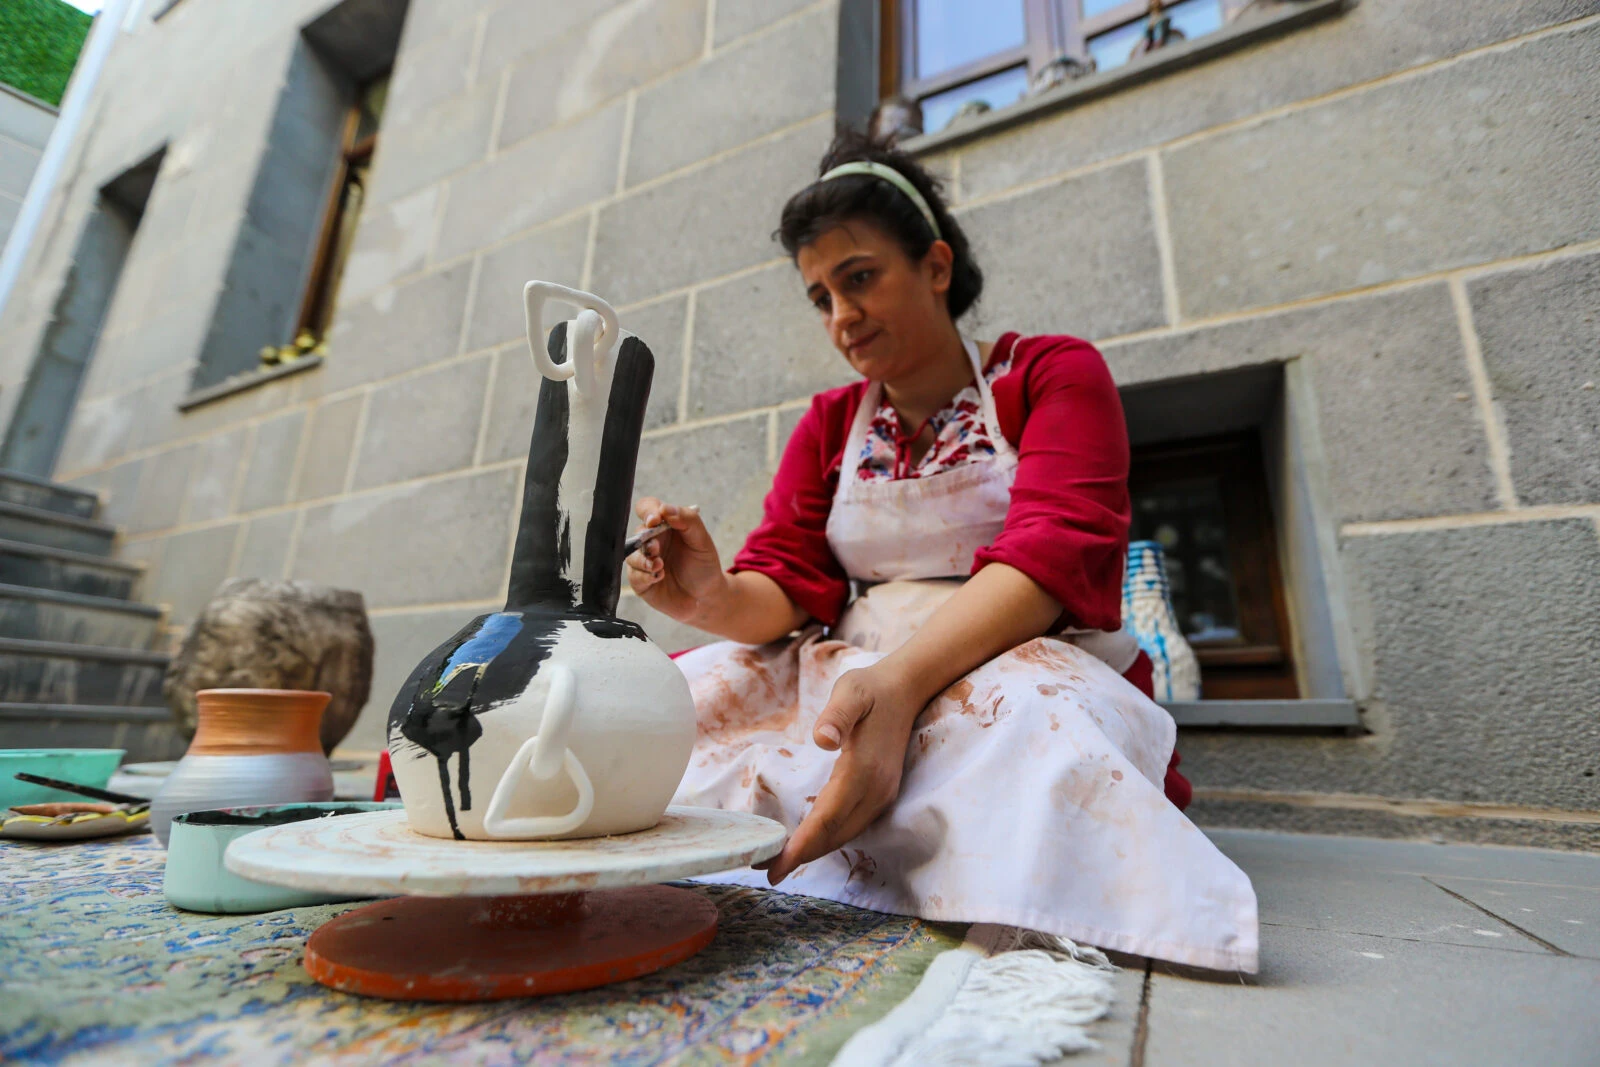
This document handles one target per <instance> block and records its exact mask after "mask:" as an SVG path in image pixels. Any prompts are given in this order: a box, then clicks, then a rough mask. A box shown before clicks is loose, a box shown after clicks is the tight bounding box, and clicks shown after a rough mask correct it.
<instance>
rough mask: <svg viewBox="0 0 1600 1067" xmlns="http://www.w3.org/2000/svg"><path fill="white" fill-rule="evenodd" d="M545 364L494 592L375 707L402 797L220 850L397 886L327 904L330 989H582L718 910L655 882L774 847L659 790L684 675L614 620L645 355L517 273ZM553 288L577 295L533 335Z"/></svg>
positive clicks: (255, 867)
mask: <svg viewBox="0 0 1600 1067" xmlns="http://www.w3.org/2000/svg"><path fill="white" fill-rule="evenodd" d="M523 299H524V307H525V310H526V314H527V323H528V343H529V348H530V350H531V352H532V355H533V361H534V364H535V366H536V367H538V369H539V371H540V373H541V375H542V376H543V379H544V380H543V381H542V383H541V385H540V392H539V402H538V408H537V413H536V415H535V418H534V427H533V439H532V443H531V445H530V447H529V452H528V468H527V476H526V484H525V486H524V489H523V500H522V516H521V524H520V526H519V528H518V531H517V540H516V546H515V549H514V551H513V554H512V564H511V581H510V589H509V595H508V596H507V599H506V607H505V609H504V610H503V611H497V612H493V613H491V614H488V615H484V616H481V617H479V618H477V619H474V620H473V621H472V622H470V623H468V624H467V625H466V626H465V627H464V628H463V629H462V630H461V631H460V632H459V633H457V634H456V635H455V636H453V637H452V638H450V640H448V641H446V642H445V643H444V644H443V645H441V646H439V648H437V649H435V650H434V651H433V652H431V653H430V654H429V655H428V656H427V657H425V658H424V659H423V661H422V662H421V663H420V664H418V666H417V668H416V670H414V671H413V672H412V673H411V676H410V677H409V678H408V679H407V680H406V683H405V685H404V686H402V687H401V690H400V693H399V695H398V696H397V697H396V698H395V701H394V704H393V706H392V707H391V709H390V712H389V754H390V758H391V760H392V762H393V767H394V774H395V779H396V781H397V782H398V784H399V787H400V793H401V797H402V799H403V801H404V804H405V808H404V810H403V811H402V810H398V809H391V810H386V811H374V812H367V813H363V814H358V815H346V816H340V817H338V818H331V819H315V820H310V821H306V822H296V823H291V824H288V825H284V826H278V827H273V828H270V829H264V830H260V831H257V832H255V833H251V834H247V835H245V836H244V837H241V838H239V839H238V840H236V841H235V842H234V843H233V844H232V845H230V846H229V847H228V851H227V856H226V861H225V862H226V866H227V868H228V870H230V871H232V872H233V873H235V874H238V875H241V876H243V877H245V878H249V879H251V880H253V881H257V882H266V883H269V884H273V885H281V886H288V887H291V888H295V889H304V890H319V891H325V892H330V893H341V894H348V895H350V896H374V897H390V898H393V899H386V900H380V901H378V902H377V903H373V904H368V905H365V906H363V907H360V908H357V909H355V910H353V911H349V912H346V913H345V914H343V915H341V916H339V917H338V918H336V919H333V920H332V921H330V922H328V923H326V924H325V925H323V926H322V927H321V928H319V929H318V930H317V931H316V932H314V933H313V934H312V935H311V938H310V940H309V941H308V942H307V945H306V956H305V965H306V970H307V971H309V972H310V973H311V975H312V977H314V978H315V979H316V980H317V981H319V982H321V983H322V984H324V985H327V986H330V987H332V988H334V989H339V990H344V991H347V992H351V993H361V994H366V995H369V996H378V997H387V998H391V999H402V1000H492V999H497V998H502V997H516V996H530V995H537V994H542V993H559V992H566V991H570V990H576V989H586V988H590V987H593V986H597V985H604V984H606V983H609V982H616V981H622V980H624V979H628V978H635V977H638V976H639V975H643V974H647V973H649V972H651V971H653V970H657V969H658V968H661V967H666V966H669V965H671V964H673V963H677V962H680V961H682V960H685V959H687V958H689V957H690V956H692V955H694V954H695V953H696V952H698V951H700V950H701V949H702V948H704V947H705V946H706V945H708V944H709V943H710V942H711V939H712V937H713V936H715V933H716V925H717V912H716V908H715V907H714V906H712V904H711V903H710V902H709V901H707V900H706V899H705V898H704V897H702V896H700V895H699V894H697V893H694V892H692V891H690V890H686V889H678V888H674V887H671V886H665V885H660V884H659V883H661V882H666V881H671V880H674V879H679V878H686V877H690V876H692V875H697V874H711V873H715V872H717V871H725V870H731V869H734V868H737V867H743V866H746V865H748V864H750V863H755V862H759V861H761V860H764V859H770V858H771V857H773V856H775V855H777V854H778V852H779V851H780V850H781V848H782V846H783V842H784V838H785V831H784V828H783V827H782V825H780V824H779V823H777V822H774V821H772V820H771V819H765V818H762V817H760V816H757V815H751V814H746V813H743V812H731V811H719V810H714V809H706V808H688V807H668V806H667V805H668V802H669V801H670V800H671V798H672V794H673V792H674V791H675V790H676V789H677V786H678V783H679V781H680V780H681V779H682V777H683V772H684V770H685V768H686V767H687V766H688V762H689V756H690V753H691V751H692V749H693V747H694V737H695V717H694V702H693V699H692V697H691V696H690V693H689V687H688V683H687V682H686V681H685V680H684V677H683V674H682V673H681V672H680V671H679V670H678V668H677V667H676V666H675V665H674V664H673V663H672V661H671V660H670V659H669V658H668V657H667V655H666V654H665V653H664V652H662V651H661V649H659V648H657V647H656V646H655V645H654V644H653V643H651V641H650V640H649V638H648V637H647V636H646V635H645V632H644V630H643V629H642V628H640V627H639V626H638V625H637V624H635V623H632V622H630V621H628V620H626V619H622V618H619V617H618V616H617V614H616V608H617V601H618V597H619V595H620V593H621V583H622V562H623V558H624V555H625V552H626V548H625V539H626V536H627V527H628V524H629V519H630V517H631V512H632V496H633V475H634V466H635V463H636V461H637V459H638V451H639V438H640V433H641V432H642V430H643V425H644V413H645V404H646V402H647V400H648V399H649V393H650V380H651V376H652V374H653V371H654V366H655V360H654V357H653V356H652V355H651V353H650V350H649V348H648V347H646V345H645V344H644V343H643V342H642V341H641V340H640V339H639V338H637V337H635V336H633V335H632V334H628V333H625V332H624V331H623V330H622V329H621V327H620V325H619V323H618V321H617V316H616V312H615V311H613V310H612V309H611V307H610V306H609V305H608V304H606V303H605V301H603V300H600V299H599V298H598V297H595V296H592V295H590V294H588V293H581V292H577V291H575V290H571V289H567V288H564V287H562V286H557V285H552V284H549V283H545V282H529V283H528V285H527V287H526V288H525V289H524V293H523ZM549 299H556V300H560V301H563V302H565V303H570V304H572V305H574V306H576V307H578V308H580V309H581V310H580V312H579V314H578V316H577V318H576V319H575V320H574V321H572V322H563V323H560V324H558V325H557V326H556V327H555V329H554V330H552V331H551V332H550V336H549V342H548V348H547V346H546V345H543V344H541V343H540V339H541V336H542V333H543V330H542V325H541V316H542V311H543V306H544V304H545V302H546V301H547V300H549Z"/></svg>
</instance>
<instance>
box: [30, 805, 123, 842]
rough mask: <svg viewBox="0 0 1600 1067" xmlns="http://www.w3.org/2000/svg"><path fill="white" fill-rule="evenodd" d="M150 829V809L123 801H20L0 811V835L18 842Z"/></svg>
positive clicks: (67, 839) (86, 838) (87, 836)
mask: <svg viewBox="0 0 1600 1067" xmlns="http://www.w3.org/2000/svg"><path fill="white" fill-rule="evenodd" d="M149 828H150V809H149V808H148V807H143V808H139V809H137V810H135V809H133V808H132V807H131V806H130V805H126V804H85V803H79V802H75V801H74V802H66V801H63V802H61V803H56V804H24V805H22V806H21V807H17V808H12V809H11V810H9V811H6V812H0V837H9V838H14V839H17V840H21V841H87V840H89V839H91V838H96V837H114V836H116V835H117V834H127V833H137V832H141V831H144V830H148V829H149Z"/></svg>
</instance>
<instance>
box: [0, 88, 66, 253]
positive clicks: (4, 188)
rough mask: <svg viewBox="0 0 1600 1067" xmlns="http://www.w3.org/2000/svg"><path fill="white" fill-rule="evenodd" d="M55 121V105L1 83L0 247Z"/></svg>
mask: <svg viewBox="0 0 1600 1067" xmlns="http://www.w3.org/2000/svg"><path fill="white" fill-rule="evenodd" d="M55 125H56V109H55V108H53V107H50V106H49V105H47V104H45V103H43V102H42V101H39V100H35V99H34V98H33V97H31V96H28V95H27V94H26V93H19V92H17V91H16V90H14V89H12V88H10V87H9V86H5V85H0V247H4V246H5V243H6V238H7V237H9V236H10V235H11V227H12V226H13V225H15V223H16V221H17V214H18V213H19V212H20V211H21V210H22V198H23V197H24V196H26V195H27V194H28V183H29V181H31V180H32V179H33V172H34V171H35V170H36V169H38V166H39V157H40V156H41V155H43V154H44V146H45V145H46V144H47V143H48V142H49V140H50V131H51V130H53V129H55Z"/></svg>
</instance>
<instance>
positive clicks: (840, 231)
mask: <svg viewBox="0 0 1600 1067" xmlns="http://www.w3.org/2000/svg"><path fill="white" fill-rule="evenodd" d="M951 260H952V256H951V252H950V246H949V245H947V244H945V243H944V242H943V241H935V242H934V243H933V247H931V248H930V249H928V253H927V255H925V256H923V257H922V260H921V262H917V261H915V260H913V259H911V257H909V256H907V255H906V253H905V251H904V250H903V249H902V248H901V247H900V244H899V242H897V241H896V240H895V239H894V238H893V237H891V236H890V235H889V234H888V232H887V231H885V230H883V229H881V228H880V227H878V226H876V225H874V224H873V223H871V222H867V221H864V220H857V221H853V222H847V223H843V224H841V225H839V226H836V227H834V228H833V229H831V230H828V231H827V232H825V233H823V234H822V235H821V236H819V237H818V238H817V239H816V240H815V241H813V242H811V243H810V244H808V245H805V246H804V247H802V248H801V249H800V251H799V254H798V255H796V256H795V263H796V265H797V266H799V268H800V276H801V278H802V279H803V280H804V281H805V285H806V296H807V297H809V298H810V300H811V303H812V305H813V306H815V307H816V309H817V310H818V311H819V312H821V313H822V321H823V324H824V325H825V326H827V328H828V336H829V337H830V338H832V339H833V346H834V347H835V348H837V349H838V350H839V351H840V352H841V353H842V354H843V355H844V358H845V359H847V360H849V361H850V365H851V366H852V367H854V368H855V369H856V371H857V372H858V373H860V374H861V375H863V376H865V377H867V378H871V379H873V380H874V381H880V382H892V381H896V380H898V379H902V378H904V377H906V376H907V375H910V374H915V373H916V372H917V371H918V370H920V369H921V368H922V366H923V364H924V362H925V361H926V360H927V358H928V354H929V353H931V352H937V351H938V350H939V345H940V344H941V342H942V341H944V340H945V339H946V335H947V334H948V333H949V331H950V329H951V323H950V312H949V310H948V308H947V306H946V303H945V297H946V294H947V293H949V291H950V264H951Z"/></svg>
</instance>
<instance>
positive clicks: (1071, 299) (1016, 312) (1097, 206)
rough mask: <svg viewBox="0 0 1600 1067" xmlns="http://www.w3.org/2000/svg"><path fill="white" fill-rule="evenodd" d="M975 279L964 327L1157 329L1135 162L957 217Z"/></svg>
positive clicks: (1156, 275)
mask: <svg viewBox="0 0 1600 1067" xmlns="http://www.w3.org/2000/svg"><path fill="white" fill-rule="evenodd" d="M960 222H961V225H962V228H963V229H965V230H966V232H967V236H968V237H969V238H970V239H971V241H972V245H973V250H974V253H975V255H976V257H977V260H978V264H979V266H981V267H982V268H983V272H984V295H983V299H982V300H981V301H980V303H979V305H978V307H977V308H976V312H977V316H976V325H975V326H974V327H973V328H974V329H987V330H988V331H989V333H991V334H993V333H998V332H1000V331H1004V330H1020V331H1021V332H1022V333H1025V334H1036V333H1068V334H1073V335H1075V336H1079V337H1087V338H1091V339H1094V338H1100V337H1112V336H1115V335H1117V334H1124V333H1131V332H1133V331H1135V330H1144V329H1149V328H1151V327H1154V326H1161V325H1165V324H1166V311H1165V304H1164V302H1163V297H1162V292H1161V261H1160V255H1159V253H1158V251H1157V248H1156V235H1155V222H1154V219H1153V218H1152V216H1151V211H1150V198H1149V186H1148V182H1147V176H1146V171H1145V164H1144V163H1143V162H1142V161H1134V162H1131V163H1124V164H1121V165H1119V166H1114V167H1109V168H1107V169H1105V170H1100V171H1095V172H1093V173H1091V174H1085V175H1083V176H1081V177H1078V178H1073V179H1070V180H1068V181H1065V182H1062V183H1061V184H1059V185H1053V186H1049V187H1048V188H1044V189H1039V190H1037V191H1035V192H1031V193H1024V194H1022V195H1021V196H1017V197H1013V198H1011V199H1008V200H1002V201H999V202H998V203H993V204H987V205H984V206H982V207H977V208H973V209H971V210H968V211H964V212H962V214H961V215H960Z"/></svg>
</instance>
